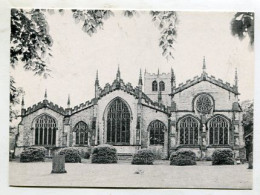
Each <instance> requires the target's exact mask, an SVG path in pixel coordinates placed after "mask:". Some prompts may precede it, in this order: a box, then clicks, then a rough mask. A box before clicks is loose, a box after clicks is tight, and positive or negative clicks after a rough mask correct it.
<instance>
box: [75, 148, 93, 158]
mask: <svg viewBox="0 0 260 195" xmlns="http://www.w3.org/2000/svg"><path fill="white" fill-rule="evenodd" d="M75 148H77V149H78V150H79V155H80V157H81V158H84V159H89V157H90V154H91V149H90V148H89V147H75Z"/></svg>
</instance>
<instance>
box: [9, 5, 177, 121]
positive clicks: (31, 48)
mask: <svg viewBox="0 0 260 195" xmlns="http://www.w3.org/2000/svg"><path fill="white" fill-rule="evenodd" d="M71 11H72V17H73V18H74V20H75V22H76V23H80V22H81V23H82V30H83V31H84V32H86V33H87V34H88V35H89V36H92V35H93V34H94V33H96V32H97V31H98V29H101V28H103V24H104V20H106V19H108V18H110V17H111V16H113V15H114V14H113V12H112V11H110V10H79V9H72V10H71ZM46 12H48V13H49V14H54V13H55V11H54V10H46V9H31V10H23V9H12V10H11V43H10V45H11V48H10V65H11V67H12V68H15V67H16V66H17V64H22V65H23V67H24V69H25V70H29V71H33V72H34V73H35V75H39V76H43V77H45V78H47V77H48V76H49V75H50V71H51V70H50V69H49V67H48V65H47V61H48V58H49V57H52V54H51V52H52V51H51V47H52V45H53V40H52V37H51V35H50V34H49V26H48V22H47V20H46V18H45V13H46ZM58 12H59V13H60V14H63V13H64V10H63V9H59V10H58ZM122 13H123V15H124V16H126V17H129V18H132V17H133V16H135V15H137V11H134V10H125V11H123V12H122ZM150 15H151V16H152V21H153V22H154V23H155V24H156V25H157V26H158V28H159V30H160V32H161V37H160V39H159V46H160V47H161V48H162V50H163V52H162V55H163V56H165V57H166V58H167V59H169V58H173V43H174V41H175V36H176V23H177V14H176V12H174V11H164V12H159V11H151V12H150ZM21 92H22V89H20V88H16V86H15V80H14V78H11V83H10V102H11V103H10V120H12V119H13V118H16V117H17V111H15V110H14V109H13V107H14V105H15V104H17V103H18V102H19V101H18V100H19V97H20V94H21ZM14 94H15V96H14ZM11 97H13V99H12V100H11Z"/></svg>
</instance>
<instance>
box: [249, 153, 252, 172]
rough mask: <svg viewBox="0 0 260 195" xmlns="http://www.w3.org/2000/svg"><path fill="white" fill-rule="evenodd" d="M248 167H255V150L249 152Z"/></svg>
mask: <svg viewBox="0 0 260 195" xmlns="http://www.w3.org/2000/svg"><path fill="white" fill-rule="evenodd" d="M248 169H253V152H250V154H249V160H248Z"/></svg>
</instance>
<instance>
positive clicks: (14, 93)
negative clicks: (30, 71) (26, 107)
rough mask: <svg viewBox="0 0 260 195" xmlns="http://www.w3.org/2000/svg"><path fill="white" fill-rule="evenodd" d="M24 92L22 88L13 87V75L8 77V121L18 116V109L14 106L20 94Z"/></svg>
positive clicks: (18, 100)
mask: <svg viewBox="0 0 260 195" xmlns="http://www.w3.org/2000/svg"><path fill="white" fill-rule="evenodd" d="M23 94H24V91H23V89H22V88H17V87H15V81H14V79H13V77H11V78H10V105H9V108H10V112H9V121H10V122H12V121H13V119H16V118H17V117H18V111H17V110H15V109H14V107H15V106H16V105H17V104H19V103H20V96H21V95H23Z"/></svg>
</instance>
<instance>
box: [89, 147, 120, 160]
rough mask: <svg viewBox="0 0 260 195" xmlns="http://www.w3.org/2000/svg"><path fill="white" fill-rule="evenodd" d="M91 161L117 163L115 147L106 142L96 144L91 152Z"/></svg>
mask: <svg viewBox="0 0 260 195" xmlns="http://www.w3.org/2000/svg"><path fill="white" fill-rule="evenodd" d="M91 162H92V163H100V164H107V163H117V152H116V149H115V148H114V147H113V146H111V145H108V144H104V145H99V146H96V147H95V148H94V149H93V152H92V159H91Z"/></svg>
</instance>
